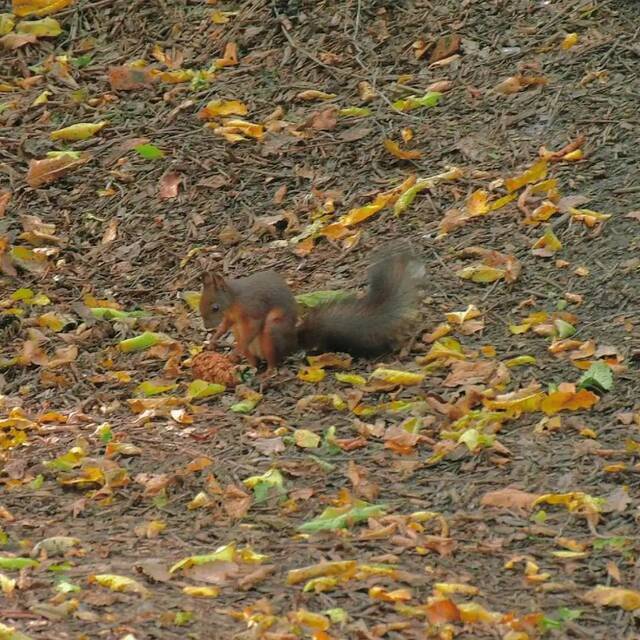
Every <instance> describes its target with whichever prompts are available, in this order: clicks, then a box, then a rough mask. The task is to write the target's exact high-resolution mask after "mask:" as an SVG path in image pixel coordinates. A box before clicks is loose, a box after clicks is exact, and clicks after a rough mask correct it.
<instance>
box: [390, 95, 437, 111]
mask: <svg viewBox="0 0 640 640" xmlns="http://www.w3.org/2000/svg"><path fill="white" fill-rule="evenodd" d="M440 98H442V94H441V93H440V92H439V91H428V92H427V93H425V94H424V95H423V96H408V97H407V98H402V99H401V100H396V101H395V102H394V103H393V107H394V109H398V111H411V110H412V109H418V108H420V107H435V106H436V105H437V104H438V102H440Z"/></svg>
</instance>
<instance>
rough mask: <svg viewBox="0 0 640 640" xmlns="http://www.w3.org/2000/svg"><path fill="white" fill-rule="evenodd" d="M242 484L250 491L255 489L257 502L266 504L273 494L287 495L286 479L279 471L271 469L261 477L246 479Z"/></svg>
mask: <svg viewBox="0 0 640 640" xmlns="http://www.w3.org/2000/svg"><path fill="white" fill-rule="evenodd" d="M242 483H243V484H244V486H245V487H247V488H248V489H253V494H254V496H255V498H256V502H264V501H265V500H266V499H267V498H268V497H269V495H272V494H273V493H275V494H276V495H280V496H283V495H285V494H286V491H285V488H284V478H283V477H282V474H281V473H280V470H279V469H269V471H267V472H266V473H263V474H262V475H261V476H251V477H250V478H246V479H245V480H243V481H242Z"/></svg>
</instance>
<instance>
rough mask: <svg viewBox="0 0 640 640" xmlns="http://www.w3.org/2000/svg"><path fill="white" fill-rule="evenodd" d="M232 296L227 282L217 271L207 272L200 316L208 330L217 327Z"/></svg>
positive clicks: (204, 279)
mask: <svg viewBox="0 0 640 640" xmlns="http://www.w3.org/2000/svg"><path fill="white" fill-rule="evenodd" d="M230 301H231V294H230V291H229V285H228V284H227V282H226V280H225V279H224V278H223V277H222V275H221V274H220V273H218V272H217V271H205V272H204V275H203V277H202V292H201V295H200V315H201V316H202V320H203V322H204V326H205V328H206V329H213V328H214V327H217V326H218V325H219V324H220V322H221V321H222V316H223V315H224V312H225V310H226V309H227V307H228V306H229V304H230Z"/></svg>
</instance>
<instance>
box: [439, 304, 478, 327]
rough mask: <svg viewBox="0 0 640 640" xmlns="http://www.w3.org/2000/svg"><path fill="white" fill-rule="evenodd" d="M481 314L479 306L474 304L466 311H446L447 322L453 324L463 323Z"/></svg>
mask: <svg viewBox="0 0 640 640" xmlns="http://www.w3.org/2000/svg"><path fill="white" fill-rule="evenodd" d="M480 315H481V313H480V311H479V310H478V307H476V306H475V305H474V304H470V305H469V306H468V307H467V308H466V309H465V310H464V311H452V312H450V313H446V314H445V317H446V318H447V322H450V323H451V324H457V325H460V324H463V323H464V322H466V321H467V320H473V319H474V318H477V317H479V316H480Z"/></svg>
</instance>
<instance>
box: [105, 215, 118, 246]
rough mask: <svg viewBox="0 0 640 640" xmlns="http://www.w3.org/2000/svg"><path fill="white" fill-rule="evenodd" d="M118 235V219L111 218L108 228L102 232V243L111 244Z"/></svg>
mask: <svg viewBox="0 0 640 640" xmlns="http://www.w3.org/2000/svg"><path fill="white" fill-rule="evenodd" d="M117 237H118V219H117V218H111V220H109V224H108V225H107V228H106V229H105V230H104V233H103V234H102V240H101V243H102V244H111V243H112V242H113V241H114V240H115V239H116V238H117Z"/></svg>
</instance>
